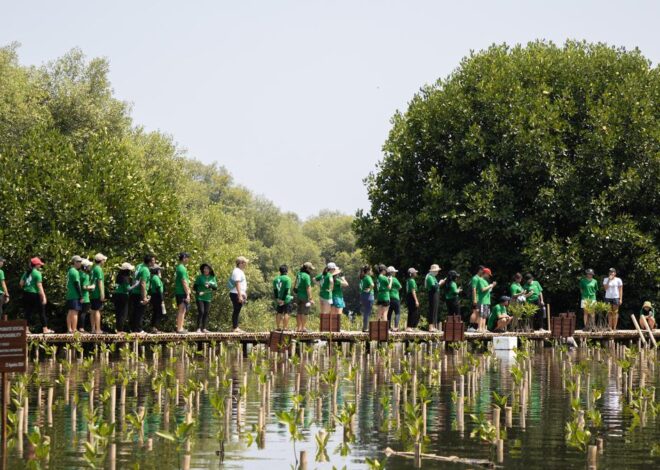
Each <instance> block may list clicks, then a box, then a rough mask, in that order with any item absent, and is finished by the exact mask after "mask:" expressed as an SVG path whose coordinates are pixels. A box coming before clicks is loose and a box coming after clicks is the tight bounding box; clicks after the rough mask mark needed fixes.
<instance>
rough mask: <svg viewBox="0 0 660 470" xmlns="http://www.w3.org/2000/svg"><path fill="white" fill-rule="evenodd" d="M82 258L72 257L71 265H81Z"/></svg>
mask: <svg viewBox="0 0 660 470" xmlns="http://www.w3.org/2000/svg"><path fill="white" fill-rule="evenodd" d="M82 260H83V259H82V258H81V257H80V256H78V255H74V256H73V258H71V262H72V263H82Z"/></svg>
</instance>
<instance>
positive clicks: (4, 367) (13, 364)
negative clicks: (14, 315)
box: [0, 320, 27, 372]
mask: <svg viewBox="0 0 660 470" xmlns="http://www.w3.org/2000/svg"><path fill="white" fill-rule="evenodd" d="M26 357H27V322H26V321H25V320H9V321H0V372H27V360H26Z"/></svg>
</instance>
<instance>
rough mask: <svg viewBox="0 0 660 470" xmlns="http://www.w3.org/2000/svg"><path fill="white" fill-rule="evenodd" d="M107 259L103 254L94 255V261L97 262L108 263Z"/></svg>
mask: <svg viewBox="0 0 660 470" xmlns="http://www.w3.org/2000/svg"><path fill="white" fill-rule="evenodd" d="M107 259H108V257H107V256H105V255H104V254H103V253H96V254H95V255H94V261H96V262H101V261H106V260H107Z"/></svg>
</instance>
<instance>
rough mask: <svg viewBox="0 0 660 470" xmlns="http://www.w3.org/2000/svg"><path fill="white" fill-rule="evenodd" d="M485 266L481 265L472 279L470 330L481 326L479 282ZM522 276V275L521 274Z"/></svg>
mask: <svg viewBox="0 0 660 470" xmlns="http://www.w3.org/2000/svg"><path fill="white" fill-rule="evenodd" d="M485 268H486V267H485V266H481V265H480V266H479V267H478V268H477V272H476V273H475V275H474V276H472V279H470V298H471V299H472V310H471V312H470V318H469V321H468V331H476V330H477V328H478V327H479V306H478V304H477V299H478V298H479V296H478V290H479V283H480V282H481V277H482V276H483V275H484V269H485ZM521 278H522V276H521Z"/></svg>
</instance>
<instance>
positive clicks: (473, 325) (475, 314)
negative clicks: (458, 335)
mask: <svg viewBox="0 0 660 470" xmlns="http://www.w3.org/2000/svg"><path fill="white" fill-rule="evenodd" d="M484 269H486V267H485V266H481V265H480V266H479V267H478V268H477V272H476V273H475V274H474V276H472V279H470V293H471V297H472V312H471V313H470V320H469V322H468V331H476V330H477V328H478V326H479V305H478V299H479V292H478V290H479V284H480V283H481V277H482V276H483V275H484Z"/></svg>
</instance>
